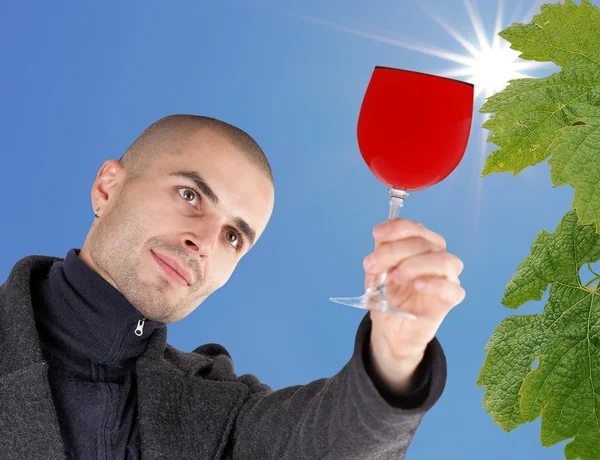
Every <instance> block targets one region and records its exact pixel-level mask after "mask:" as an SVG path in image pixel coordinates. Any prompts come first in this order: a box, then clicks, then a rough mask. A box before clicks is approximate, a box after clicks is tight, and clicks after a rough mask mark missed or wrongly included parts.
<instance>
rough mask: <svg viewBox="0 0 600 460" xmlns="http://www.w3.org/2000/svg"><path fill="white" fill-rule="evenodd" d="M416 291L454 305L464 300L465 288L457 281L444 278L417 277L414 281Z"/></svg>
mask: <svg viewBox="0 0 600 460" xmlns="http://www.w3.org/2000/svg"><path fill="white" fill-rule="evenodd" d="M414 288H415V290H416V291H417V292H420V293H422V294H426V295H428V296H434V297H437V298H439V299H440V300H442V301H443V302H444V303H446V304H448V305H450V306H451V307H454V306H456V305H458V304H459V303H461V302H462V301H463V300H465V296H466V292H465V289H464V288H463V287H462V286H461V285H460V284H458V283H456V282H453V281H449V280H447V279H445V278H419V279H417V280H415V282H414Z"/></svg>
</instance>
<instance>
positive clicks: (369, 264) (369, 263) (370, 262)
mask: <svg viewBox="0 0 600 460" xmlns="http://www.w3.org/2000/svg"><path fill="white" fill-rule="evenodd" d="M375 262H376V261H375V256H374V255H373V254H369V255H368V256H367V257H365V262H364V263H365V269H367V270H372V269H373V267H375Z"/></svg>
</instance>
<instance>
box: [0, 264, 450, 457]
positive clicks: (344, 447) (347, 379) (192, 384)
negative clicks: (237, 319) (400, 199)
mask: <svg viewBox="0 0 600 460" xmlns="http://www.w3.org/2000/svg"><path fill="white" fill-rule="evenodd" d="M57 260H62V259H59V258H55V257H46V256H30V257H26V258H24V259H21V260H20V261H19V262H18V263H17V264H16V265H15V266H14V267H13V269H12V270H11V272H10V274H9V276H8V279H7V280H6V282H5V283H4V284H2V285H1V286H0V458H1V459H3V460H59V459H60V460H64V459H65V454H64V448H63V443H62V439H61V435H60V431H59V425H58V421H57V415H56V410H55V408H54V405H53V401H52V395H51V392H50V386H49V383H48V376H47V372H48V365H47V364H46V362H44V359H43V357H42V352H41V347H40V342H39V338H38V335H37V331H36V327H35V322H34V316H33V308H34V307H35V306H34V305H32V300H31V291H30V287H31V285H32V284H33V283H35V282H36V280H37V279H40V277H44V276H45V275H46V274H47V273H48V270H49V269H50V266H51V265H52V263H54V262H55V261H57ZM370 328H371V323H370V319H369V315H368V314H367V315H366V316H365V318H364V319H363V321H362V322H361V324H360V326H359V328H358V332H357V335H356V342H355V349H354V354H353V356H352V358H351V359H350V360H349V361H348V363H347V364H346V365H345V366H344V367H343V368H342V369H341V370H340V371H339V372H338V373H337V374H336V375H334V376H333V377H331V378H324V379H319V380H316V381H314V382H311V383H309V384H307V385H297V386H292V387H288V388H283V389H281V390H278V391H272V390H271V389H270V388H269V387H268V386H266V385H264V384H262V383H260V382H259V381H258V379H257V378H256V377H254V376H253V375H242V376H238V375H236V374H235V373H234V370H233V363H232V360H231V357H230V356H229V354H228V353H227V351H226V350H225V349H224V348H223V347H222V346H220V345H216V344H208V345H203V346H200V347H199V348H197V349H196V350H194V352H192V353H184V352H182V351H179V350H177V349H175V348H173V347H171V346H170V345H167V343H166V335H167V331H166V328H162V329H159V330H157V331H156V332H155V334H154V335H153V336H152V337H151V339H150V342H149V345H148V348H147V350H146V351H145V352H144V354H143V355H142V356H141V357H140V358H139V359H138V361H137V363H136V372H137V386H138V410H139V427H140V436H141V452H142V459H143V460H163V459H164V460H179V459H181V460H183V459H186V460H188V459H198V460H205V459H206V460H208V459H223V460H267V459H278V460H280V459H290V460H291V459H298V460H300V459H303V460H309V459H310V460H315V459H340V460H354V459H356V460H365V459H381V460H386V459H390V460H391V459H395V460H397V459H402V458H403V457H404V454H405V452H406V449H407V447H408V445H409V443H410V441H411V440H412V438H413V436H414V433H415V430H416V429H417V426H418V425H419V423H420V421H421V419H422V417H423V415H424V414H425V412H426V411H427V410H428V409H429V408H430V407H431V406H432V405H433V404H434V403H435V402H436V401H437V400H438V398H439V397H440V395H441V393H442V390H443V388H444V385H445V380H446V361H445V358H444V354H443V352H442V349H441V347H440V345H439V343H438V342H437V340H435V339H434V340H433V341H432V342H431V343H430V345H429V348H428V350H427V354H428V355H429V359H430V362H431V363H432V384H431V388H430V391H429V396H428V398H427V400H426V401H425V402H424V404H422V405H421V406H420V407H418V408H416V409H408V410H407V409H401V408H396V407H394V406H392V405H390V404H389V403H387V402H386V400H385V399H384V398H383V397H382V396H381V395H380V394H379V392H378V391H377V389H376V388H375V386H374V385H373V383H372V381H371V379H370V378H369V376H368V375H367V373H366V371H365V367H364V363H363V360H362V353H361V350H362V349H363V346H364V344H365V340H368V338H369V335H370Z"/></svg>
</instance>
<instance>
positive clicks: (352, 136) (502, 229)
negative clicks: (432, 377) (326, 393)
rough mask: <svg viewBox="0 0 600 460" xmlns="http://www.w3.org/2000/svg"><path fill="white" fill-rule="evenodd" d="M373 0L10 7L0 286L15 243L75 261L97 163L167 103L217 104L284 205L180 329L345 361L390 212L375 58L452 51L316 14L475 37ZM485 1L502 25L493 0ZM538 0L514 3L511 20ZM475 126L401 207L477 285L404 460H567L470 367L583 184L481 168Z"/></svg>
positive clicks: (184, 342) (261, 357)
mask: <svg viewBox="0 0 600 460" xmlns="http://www.w3.org/2000/svg"><path fill="white" fill-rule="evenodd" d="M368 4H369V5H370V6H367V2H363V1H357V0H345V1H342V0H329V1H327V2H321V1H316V0H309V1H302V2H301V1H299V0H293V1H288V2H285V7H283V6H281V4H279V6H277V7H275V5H276V3H275V2H273V1H270V0H269V1H267V0H265V1H261V2H253V1H241V0H234V1H232V2H222V3H219V2H198V1H187V2H186V1H182V2H176V5H175V4H173V3H172V4H169V6H168V7H167V6H166V5H167V3H166V2H152V1H145V2H141V1H140V2H134V1H132V2H116V1H109V2H102V3H92V2H63V3H44V2H31V1H21V2H18V3H17V2H2V3H0V43H1V45H0V55H1V56H2V63H3V65H2V72H0V84H1V88H2V91H1V93H0V94H1V101H2V102H1V104H2V111H1V112H0V127H1V128H0V130H1V131H2V137H3V153H2V156H3V166H4V168H3V169H2V171H1V172H0V174H1V177H2V179H1V180H0V193H1V196H2V197H3V198H2V201H1V202H0V206H1V208H2V233H1V235H2V241H3V242H2V258H1V260H0V281H3V280H5V279H6V276H7V275H8V272H9V271H10V269H11V267H12V266H13V264H14V263H15V262H16V261H17V260H18V259H20V258H21V257H24V256H27V255H32V254H44V255H53V256H60V257H63V256H64V255H65V254H66V253H67V251H68V250H69V249H70V248H73V247H77V248H80V247H81V245H82V244H83V241H84V239H85V236H86V233H87V230H88V228H89V226H90V224H91V222H92V220H93V211H92V208H91V204H90V186H91V184H92V182H93V180H94V178H95V176H96V173H97V171H98V169H99V168H100V166H101V165H102V163H103V162H104V161H105V160H106V159H109V158H115V159H118V158H119V157H120V156H121V154H122V153H123V151H124V150H125V149H126V148H127V146H128V145H129V144H130V143H131V142H132V141H133V140H134V139H135V138H136V137H137V135H138V134H139V133H140V132H141V131H142V130H143V129H144V128H145V127H147V126H148V125H149V124H150V123H152V122H153V121H155V120H157V119H158V118H161V117H163V116H165V115H167V114H170V113H195V114H201V115H208V116H213V117H216V118H220V119H223V120H225V121H228V122H230V123H232V124H235V125H237V126H239V127H241V128H242V129H244V130H246V131H248V132H249V133H250V134H251V135H253V136H254V137H255V138H256V139H257V141H258V142H259V143H260V144H261V145H262V147H263V149H264V150H265V151H266V153H267V156H268V158H269V160H270V162H271V165H272V168H273V172H274V176H275V182H276V203H275V210H274V213H273V217H272V220H271V222H270V223H269V226H268V227H267V230H266V231H265V233H264V235H263V237H262V239H261V240H260V241H259V242H258V244H257V245H256V247H255V248H254V249H253V251H251V253H250V254H248V255H247V256H246V257H245V258H244V259H243V260H242V262H241V263H240V265H239V266H238V268H237V270H236V272H235V273H234V275H233V276H232V278H231V279H230V281H229V283H228V284H227V285H226V286H225V287H224V288H222V289H221V290H220V291H218V292H216V293H215V294H213V295H212V296H211V297H210V298H209V299H208V300H207V301H205V302H204V303H203V304H202V305H201V306H200V307H199V308H198V309H197V310H196V311H195V312H194V313H193V314H192V315H190V316H189V317H188V318H186V319H184V320H183V321H181V322H180V323H176V324H173V325H171V326H170V327H169V341H170V343H171V344H172V345H174V346H176V347H178V348H180V349H183V350H185V351H191V350H193V349H194V348H196V346H198V345H200V344H202V343H206V342H218V343H221V344H223V345H224V346H226V347H227V348H228V350H229V351H230V353H231V354H232V356H233V358H234V363H235V365H236V371H237V372H238V373H240V374H242V373H253V374H255V375H257V376H258V377H259V378H260V379H261V380H262V381H264V382H265V383H267V384H269V385H271V386H272V387H273V388H274V389H278V388H282V387H285V386H289V385H295V384H302V383H307V382H310V381H312V380H315V379H318V378H322V377H329V376H331V375H333V374H335V373H336V372H337V371H338V370H339V369H340V368H341V367H342V366H343V365H344V364H345V363H346V362H347V360H348V359H349V358H350V356H351V353H352V349H353V342H354V336H355V333H356V328H357V326H358V324H359V322H360V320H361V318H362V316H363V314H364V312H363V311H362V310H358V309H353V308H349V307H344V306H341V305H338V304H334V303H332V302H330V301H329V300H328V299H329V297H332V296H351V295H359V294H361V293H362V291H363V289H362V286H363V270H362V260H363V258H364V257H365V256H366V255H367V254H368V253H369V252H370V251H371V250H372V248H373V240H372V237H371V230H372V228H373V227H374V226H375V225H377V224H378V223H380V222H382V221H383V220H385V219H386V217H387V201H388V195H387V192H386V190H385V187H384V186H382V185H381V184H380V183H378V182H377V181H376V179H375V178H374V177H373V176H372V175H371V173H370V172H369V170H368V169H367V167H366V166H365V164H364V163H363V161H362V158H361V157H360V154H359V151H358V146H357V142H356V121H357V117H358V111H359V109H360V104H361V101H362V97H363V95H364V91H365V89H366V85H367V84H368V81H369V78H370V75H371V72H372V70H373V67H374V66H376V65H381V66H389V67H399V68H406V69H412V70H417V71H421V72H428V73H440V72H443V71H445V70H447V69H448V68H450V67H454V66H455V65H454V64H452V63H450V62H448V61H446V60H444V59H441V58H439V57H434V56H430V55H426V54H423V53H419V52H417V51H415V50H410V49H405V48H402V47H398V46H393V45H391V44H389V43H388V44H386V43H382V42H379V41H377V40H373V39H369V38H366V37H364V36H358V35H356V34H352V33H349V32H345V31H342V30H339V29H335V28H331V27H327V26H325V25H322V24H318V23H316V22H315V21H312V22H311V21H308V20H306V19H302V17H311V18H317V19H319V20H322V21H329V22H334V23H336V24H338V25H342V26H344V27H348V28H354V29H360V30H363V31H365V32H369V33H371V34H377V35H383V36H387V37H391V38H394V39H397V40H403V41H411V42H419V43H428V44H430V45H433V46H436V47H440V48H444V49H446V50H448V51H451V52H455V53H461V54H465V51H464V49H463V48H462V47H461V45H460V44H459V43H457V42H456V41H455V40H454V39H452V38H451V37H450V35H449V34H448V33H447V32H446V31H445V30H444V29H443V28H442V27H441V26H440V25H439V24H438V23H436V22H435V21H434V20H433V19H432V17H431V16H430V15H428V13H427V9H429V10H431V11H435V12H436V13H437V14H438V15H439V16H440V17H442V18H444V20H445V21H446V22H447V23H449V24H451V25H452V26H453V27H454V28H455V29H457V30H459V31H460V32H461V34H463V35H464V36H465V37H466V38H467V39H468V40H469V41H471V42H475V41H476V36H475V32H474V30H473V28H472V27H471V23H470V21H469V17H468V15H467V13H466V10H465V5H464V4H463V2H462V1H460V0H424V1H423V2H420V3H419V2H418V0H407V1H400V2H398V1H391V0H381V1H377V2H369V3H368ZM474 4H475V5H477V6H478V8H479V10H480V13H481V17H482V18H483V22H484V24H485V26H486V29H487V35H488V37H489V39H490V40H491V38H492V29H493V23H494V19H495V14H496V2H494V1H487V0H486V1H485V2H484V1H482V0H480V1H479V2H478V3H474ZM540 4H541V3H540V2H537V3H533V2H532V1H529V2H528V1H517V0H507V1H506V2H504V9H505V12H506V14H505V21H504V25H507V20H508V19H507V16H508V18H511V17H514V18H515V19H516V20H518V21H521V20H522V19H523V18H524V15H525V14H526V12H527V11H528V10H529V8H530V7H531V6H532V5H537V7H536V8H534V10H533V11H534V12H535V13H537V12H538V11H539V5H540ZM282 8H283V9H282ZM530 17H531V16H529V17H528V18H527V19H528V20H529V19H530ZM550 71H551V70H548V69H546V70H540V71H536V72H533V73H532V74H533V75H535V76H545V75H547V74H548V73H549V72H550ZM482 102H483V99H481V98H480V99H478V100H477V101H476V109H478V108H479V107H480V106H481V103H482ZM441 116H443V114H440V117H441ZM480 125H481V118H480V116H479V115H476V116H475V119H474V123H473V130H472V134H471V139H470V142H469V147H468V149H467V152H466V154H465V157H464V160H463V162H462V163H461V164H460V165H459V167H458V168H457V169H456V171H455V172H454V173H453V174H452V175H450V176H449V177H448V178H447V179H446V180H445V181H443V182H442V183H440V184H438V185H436V186H435V187H432V188H431V189H428V190H424V191H420V192H417V193H415V194H413V195H411V196H410V197H409V198H408V199H407V201H406V204H405V206H404V208H403V209H402V211H401V215H402V216H403V217H405V218H407V219H411V220H416V221H420V222H422V223H423V224H424V225H426V226H427V227H429V228H431V229H432V230H434V231H436V232H438V233H440V234H442V235H443V236H444V237H445V238H446V240H447V241H448V250H449V251H450V252H453V253H455V254H457V255H458V256H459V257H461V259H462V260H463V261H464V263H465V269H464V272H463V275H462V276H461V281H462V284H463V286H464V287H465V289H466V291H467V297H466V299H465V301H464V302H463V303H462V304H461V305H459V306H458V307H456V309H454V310H453V311H452V312H451V313H450V315H449V316H448V317H447V319H446V321H445V322H444V324H443V325H442V327H441V329H440V330H439V334H438V338H439V339H440V341H441V343H442V345H443V347H444V350H445V352H446V355H447V359H448V382H447V386H446V389H445V392H444V394H443V396H442V398H441V399H440V401H439V402H438V403H437V404H436V405H435V407H434V408H433V409H431V411H430V412H429V413H428V414H427V415H426V416H425V418H424V420H423V422H422V424H421V426H420V427H419V429H418V431H417V434H416V436H415V438H414V441H413V443H412V445H411V447H410V449H409V451H408V454H407V459H424V458H450V459H460V460H471V459H473V460H475V459H477V460H479V459H482V458H486V459H489V460H492V459H506V458H511V459H515V460H516V459H526V458H527V459H529V458H536V459H537V458H547V459H562V458H564V456H563V450H562V447H561V446H560V445H559V446H555V447H553V448H551V449H545V448H543V447H541V445H540V442H539V426H540V421H539V419H538V420H537V421H536V422H534V423H530V424H527V425H525V426H522V427H520V428H518V429H517V430H515V431H514V432H511V433H508V434H507V433H504V432H503V431H502V430H501V429H500V427H499V426H498V425H494V424H493V423H492V419H491V416H486V415H485V410H484V409H483V408H482V406H481V402H482V397H483V391H484V390H483V388H479V387H477V386H476V385H475V381H476V378H477V375H478V373H479V370H480V368H481V366H482V364H483V360H484V357H485V353H484V350H483V348H484V346H485V344H486V343H487V341H488V340H489V338H490V336H491V334H492V332H493V330H494V328H495V327H496V326H497V325H498V324H499V322H500V321H501V320H502V319H503V318H505V317H507V316H510V315H511V314H514V312H512V311H509V310H507V309H505V308H504V307H503V306H502V305H501V303H500V301H501V298H502V295H503V292H504V287H505V285H506V283H507V282H508V281H509V280H510V278H511V277H512V275H513V273H514V272H515V269H516V267H517V266H518V264H519V263H520V262H521V261H522V259H523V258H525V257H526V256H527V255H528V254H529V250H530V245H531V243H532V241H533V239H534V237H535V235H536V234H537V233H538V232H539V231H540V230H541V229H546V230H548V231H550V232H553V231H554V229H555V227H556V225H557V224H558V222H559V221H560V218H561V217H562V216H563V215H564V214H565V213H566V212H567V211H568V210H569V209H570V206H571V200H572V189H571V188H569V187H559V188H555V189H553V188H552V187H551V184H550V178H549V167H548V165H546V164H542V165H539V166H537V167H535V168H528V169H527V170H525V171H524V172H523V173H522V174H520V175H518V176H516V177H512V176H511V175H510V174H494V175H491V176H487V177H485V178H483V179H481V178H480V177H479V176H480V172H481V158H482V155H486V154H489V152H491V150H492V148H493V146H491V145H487V146H485V147H483V144H482V139H483V138H482V136H485V135H486V134H485V132H484V131H483V130H482V129H481V128H480ZM431 133H432V136H434V135H435V124H433V125H432V126H431ZM542 305H543V304H542V303H540V302H537V303H530V304H527V305H525V306H524V307H522V308H521V309H520V311H519V313H523V314H524V313H532V312H538V311H541V307H542Z"/></svg>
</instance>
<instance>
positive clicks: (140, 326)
mask: <svg viewBox="0 0 600 460" xmlns="http://www.w3.org/2000/svg"><path fill="white" fill-rule="evenodd" d="M145 322H146V318H145V317H142V319H140V320H139V321H138V323H137V327H136V328H135V335H137V336H138V337H141V336H142V334H143V333H144V323H145Z"/></svg>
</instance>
